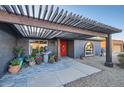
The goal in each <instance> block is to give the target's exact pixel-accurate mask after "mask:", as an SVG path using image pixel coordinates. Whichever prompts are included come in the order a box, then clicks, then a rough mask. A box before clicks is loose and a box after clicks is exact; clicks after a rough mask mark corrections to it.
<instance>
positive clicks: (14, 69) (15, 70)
mask: <svg viewBox="0 0 124 93" xmlns="http://www.w3.org/2000/svg"><path fill="white" fill-rule="evenodd" d="M19 70H20V67H19V65H17V66H11V65H10V66H9V70H8V71H9V72H10V73H11V74H16V73H18V72H19Z"/></svg>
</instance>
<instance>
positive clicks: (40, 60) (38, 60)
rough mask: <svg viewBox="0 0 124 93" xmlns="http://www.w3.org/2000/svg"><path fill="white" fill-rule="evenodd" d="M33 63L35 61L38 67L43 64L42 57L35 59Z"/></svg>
mask: <svg viewBox="0 0 124 93" xmlns="http://www.w3.org/2000/svg"><path fill="white" fill-rule="evenodd" d="M35 61H36V64H38V65H39V64H41V63H42V62H43V57H42V56H38V57H36V59H35Z"/></svg>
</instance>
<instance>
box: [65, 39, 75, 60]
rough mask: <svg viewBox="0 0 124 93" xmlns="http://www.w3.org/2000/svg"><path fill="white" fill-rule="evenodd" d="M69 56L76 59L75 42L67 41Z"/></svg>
mask: <svg viewBox="0 0 124 93" xmlns="http://www.w3.org/2000/svg"><path fill="white" fill-rule="evenodd" d="M67 56H69V57H72V58H74V40H68V41H67Z"/></svg>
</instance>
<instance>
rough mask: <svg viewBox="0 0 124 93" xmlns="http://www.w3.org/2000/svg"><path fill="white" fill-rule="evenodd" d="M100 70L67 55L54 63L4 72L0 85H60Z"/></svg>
mask: <svg viewBox="0 0 124 93" xmlns="http://www.w3.org/2000/svg"><path fill="white" fill-rule="evenodd" d="M99 71H101V70H100V69H97V68H95V67H92V66H88V65H85V64H82V63H79V62H77V61H76V60H75V59H71V58H69V57H66V58H62V59H61V60H60V61H59V62H57V63H54V64H41V65H35V66H32V67H27V68H23V69H22V70H21V71H20V72H19V73H18V74H16V75H10V74H6V75H5V76H3V77H2V78H1V79H0V86H2V87H60V86H63V85H65V84H67V83H69V82H71V81H74V80H77V79H80V78H82V77H86V76H88V75H91V74H94V73H97V72H99Z"/></svg>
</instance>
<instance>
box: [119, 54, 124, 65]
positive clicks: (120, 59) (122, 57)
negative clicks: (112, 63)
mask: <svg viewBox="0 0 124 93" xmlns="http://www.w3.org/2000/svg"><path fill="white" fill-rule="evenodd" d="M118 61H119V62H120V63H121V64H124V54H119V55H118Z"/></svg>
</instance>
